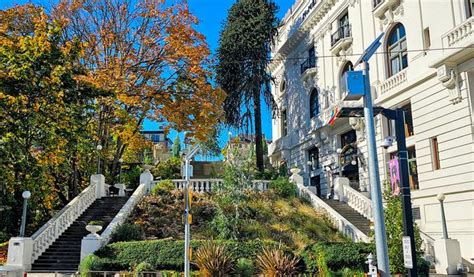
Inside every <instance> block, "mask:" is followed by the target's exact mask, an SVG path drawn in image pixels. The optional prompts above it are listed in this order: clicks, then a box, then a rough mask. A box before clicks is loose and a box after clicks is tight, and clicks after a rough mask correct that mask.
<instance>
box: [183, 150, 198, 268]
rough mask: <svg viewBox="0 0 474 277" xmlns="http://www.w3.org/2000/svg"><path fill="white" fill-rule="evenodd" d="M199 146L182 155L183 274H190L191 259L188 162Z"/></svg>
mask: <svg viewBox="0 0 474 277" xmlns="http://www.w3.org/2000/svg"><path fill="white" fill-rule="evenodd" d="M199 149H200V147H199V145H197V146H195V147H194V148H193V149H192V150H191V151H190V152H189V153H188V154H186V156H185V157H184V166H185V167H184V175H185V180H186V182H185V183H184V276H185V277H189V276H190V266H189V264H190V260H191V257H190V256H191V222H192V215H191V211H190V210H191V200H192V199H191V197H192V188H191V190H190V187H189V177H190V174H191V172H190V170H189V169H190V162H191V159H192V158H193V157H194V155H196V154H197V152H198V151H199Z"/></svg>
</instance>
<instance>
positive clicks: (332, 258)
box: [301, 242, 375, 272]
mask: <svg viewBox="0 0 474 277" xmlns="http://www.w3.org/2000/svg"><path fill="white" fill-rule="evenodd" d="M369 253H375V249H374V246H373V245H372V244H368V243H352V242H333V243H331V242H328V243H316V244H313V245H310V246H308V247H307V248H306V249H305V250H304V251H303V252H302V254H301V256H302V257H303V261H304V263H305V265H306V269H307V270H308V271H309V272H318V271H319V269H320V267H321V266H323V265H322V264H321V260H322V259H324V261H325V263H326V265H327V267H328V268H329V270H331V271H338V270H341V269H343V268H350V269H355V270H364V269H365V267H366V264H365V262H366V261H367V256H368V255H369ZM318 261H319V262H318Z"/></svg>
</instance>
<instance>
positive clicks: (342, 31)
mask: <svg viewBox="0 0 474 277" xmlns="http://www.w3.org/2000/svg"><path fill="white" fill-rule="evenodd" d="M337 23H338V26H337V30H336V31H335V32H334V33H333V34H331V47H332V46H334V45H335V44H336V43H337V42H338V41H340V40H341V39H343V38H348V37H351V26H350V24H349V14H348V13H347V12H346V13H345V14H344V15H342V16H341V17H340V18H339V20H338V21H337Z"/></svg>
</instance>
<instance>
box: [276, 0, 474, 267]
mask: <svg viewBox="0 0 474 277" xmlns="http://www.w3.org/2000/svg"><path fill="white" fill-rule="evenodd" d="M434 6H436V8H435V7H434ZM473 6H474V2H473V1H472V0H451V1H447V0H446V1H444V0H443V1H423V0H298V1H296V3H295V4H294V5H293V7H292V8H291V9H290V10H289V11H288V12H287V14H286V15H285V17H284V19H283V22H282V26H281V27H280V30H279V35H278V37H277V38H276V45H275V46H274V47H273V49H272V62H271V64H270V65H269V71H270V72H271V73H272V76H274V77H275V79H276V81H275V83H274V84H273V87H272V92H273V95H274V99H275V100H276V102H277V107H278V113H279V116H277V117H275V118H274V119H273V120H272V127H273V131H272V132H273V133H272V141H273V142H272V144H270V145H269V157H270V160H271V162H272V163H273V164H275V165H277V164H279V163H281V162H282V161H286V162H287V163H288V164H289V165H290V166H291V167H293V166H297V167H299V168H300V169H301V170H302V174H303V176H304V179H305V184H306V185H308V186H312V187H314V191H315V193H316V194H317V195H318V196H319V197H320V198H322V199H323V198H325V197H327V196H328V195H330V194H331V188H332V187H333V184H334V179H335V178H336V177H337V176H343V177H346V178H348V179H349V183H350V186H351V187H352V188H354V189H355V190H357V191H358V192H359V193H360V194H361V195H364V196H366V197H370V196H369V195H370V194H369V193H368V192H369V191H370V184H369V181H368V172H367V163H368V160H367V147H366V139H365V126H364V122H363V119H357V118H337V117H335V116H334V115H337V112H338V111H339V110H340V108H341V107H361V106H362V105H363V103H362V100H358V101H345V100H344V97H345V95H346V83H345V78H344V73H345V72H347V71H349V70H353V64H355V62H356V61H357V59H358V58H359V57H360V55H361V54H362V52H363V51H364V49H365V48H366V47H367V46H369V45H370V43H372V42H373V41H374V40H375V39H376V38H377V37H378V36H379V35H380V34H381V33H382V32H384V33H385V35H384V36H383V38H382V46H381V47H380V48H379V49H378V51H377V53H376V54H375V55H374V56H373V57H372V59H371V60H370V63H369V65H370V80H371V92H372V96H373V101H374V106H381V107H384V108H403V109H404V110H405V135H406V137H407V139H406V140H407V147H408V160H409V172H410V176H409V182H410V187H411V194H412V201H413V214H414V218H415V219H416V222H417V224H418V225H419V226H420V228H421V230H422V232H423V237H424V239H425V240H434V239H436V238H439V237H441V234H442V227H441V222H440V207H439V202H438V200H437V198H436V195H437V194H438V193H444V194H445V195H446V200H445V208H446V217H447V223H448V230H449V235H450V237H452V238H456V239H458V240H459V241H460V243H461V252H462V257H463V258H464V259H465V260H466V261H468V262H470V263H473V262H474V110H473V107H474V48H473V47H474V17H473V16H472V15H473ZM374 121H375V126H376V140H377V145H378V146H380V145H381V144H382V142H383V141H384V140H385V138H387V137H393V136H394V124H393V122H390V121H388V120H386V119H385V118H383V117H382V116H381V115H378V116H376V117H375V118H374ZM377 151H378V162H379V164H378V167H379V170H380V175H381V183H382V184H383V186H384V188H385V189H386V188H389V187H391V182H390V180H391V178H392V179H393V178H395V181H396V176H395V175H396V174H395V175H393V174H390V172H391V171H392V169H393V168H396V166H397V161H396V159H395V156H396V154H397V147H396V143H394V144H393V146H391V147H388V148H387V149H385V148H382V147H378V148H377Z"/></svg>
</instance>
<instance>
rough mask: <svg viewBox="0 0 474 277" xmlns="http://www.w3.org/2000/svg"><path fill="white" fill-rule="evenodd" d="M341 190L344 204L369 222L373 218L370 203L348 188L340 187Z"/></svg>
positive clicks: (360, 194)
mask: <svg viewBox="0 0 474 277" xmlns="http://www.w3.org/2000/svg"><path fill="white" fill-rule="evenodd" d="M342 189H343V195H344V202H346V203H347V205H349V207H351V208H353V209H354V210H356V211H357V212H358V213H360V214H361V215H363V216H364V217H365V218H367V219H369V220H371V219H372V218H373V213H372V201H370V199H369V198H367V197H366V196H365V195H363V194H362V193H360V192H358V191H357V190H355V189H353V188H351V187H350V186H342Z"/></svg>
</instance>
